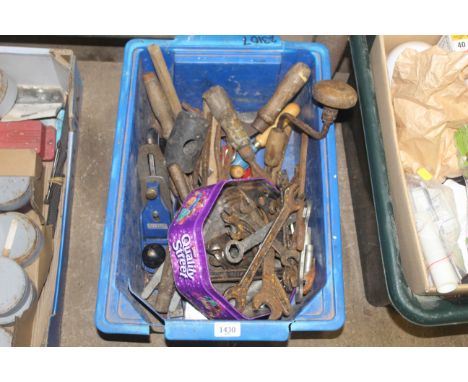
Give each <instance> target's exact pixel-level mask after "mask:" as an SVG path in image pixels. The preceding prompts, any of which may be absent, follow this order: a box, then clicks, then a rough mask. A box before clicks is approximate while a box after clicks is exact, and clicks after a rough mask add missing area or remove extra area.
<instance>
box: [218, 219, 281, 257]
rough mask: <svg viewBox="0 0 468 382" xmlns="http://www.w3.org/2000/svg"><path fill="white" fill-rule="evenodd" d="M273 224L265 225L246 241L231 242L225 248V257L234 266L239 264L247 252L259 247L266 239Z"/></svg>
mask: <svg viewBox="0 0 468 382" xmlns="http://www.w3.org/2000/svg"><path fill="white" fill-rule="evenodd" d="M272 224H273V222H270V223H268V224H266V225H264V226H263V227H262V228H260V229H259V230H257V231H255V232H254V233H253V234H251V235H250V236H247V237H246V238H245V239H244V240H229V241H228V242H227V243H226V245H225V246H224V255H225V256H226V259H227V260H228V261H229V262H230V263H232V264H238V263H240V262H241V261H242V259H243V258H244V254H245V252H247V251H249V250H251V249H252V248H253V247H255V246H257V245H259V244H260V243H261V242H262V240H263V239H264V238H265V236H266V234H267V233H268V231H269V230H270V228H271V225H272Z"/></svg>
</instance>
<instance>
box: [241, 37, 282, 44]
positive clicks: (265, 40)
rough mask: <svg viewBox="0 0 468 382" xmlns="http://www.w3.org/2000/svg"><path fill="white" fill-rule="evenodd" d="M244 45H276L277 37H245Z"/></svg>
mask: <svg viewBox="0 0 468 382" xmlns="http://www.w3.org/2000/svg"><path fill="white" fill-rule="evenodd" d="M242 39H243V41H244V45H258V44H265V45H268V44H275V43H276V42H277V40H276V38H275V36H244V37H243V38H242Z"/></svg>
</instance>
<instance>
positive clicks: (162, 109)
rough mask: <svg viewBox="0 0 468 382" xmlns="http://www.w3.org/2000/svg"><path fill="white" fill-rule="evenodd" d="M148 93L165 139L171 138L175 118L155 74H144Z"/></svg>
mask: <svg viewBox="0 0 468 382" xmlns="http://www.w3.org/2000/svg"><path fill="white" fill-rule="evenodd" d="M143 82H144V84H145V88H146V93H147V94H148V99H149V103H150V105H151V109H153V113H154V114H155V115H156V118H157V119H158V121H159V124H160V125H161V129H162V135H163V137H164V138H166V139H167V138H169V135H171V131H172V128H173V126H174V118H173V115H172V112H171V109H170V106H169V102H168V100H167V98H166V96H165V95H164V91H163V89H162V87H161V84H160V83H159V81H158V79H157V78H156V75H155V74H154V73H151V72H150V73H145V74H143Z"/></svg>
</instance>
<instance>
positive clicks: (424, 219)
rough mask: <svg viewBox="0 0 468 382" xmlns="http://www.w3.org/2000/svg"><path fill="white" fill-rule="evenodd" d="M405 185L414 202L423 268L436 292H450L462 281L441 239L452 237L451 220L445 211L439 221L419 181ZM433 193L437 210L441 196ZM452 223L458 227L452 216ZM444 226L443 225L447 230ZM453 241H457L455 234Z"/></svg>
mask: <svg viewBox="0 0 468 382" xmlns="http://www.w3.org/2000/svg"><path fill="white" fill-rule="evenodd" d="M408 186H409V190H410V195H411V200H412V202H413V212H414V216H415V220H416V229H417V231H418V236H419V241H420V243H421V247H422V250H423V254H424V257H425V260H426V266H427V268H428V271H429V273H430V275H431V278H432V281H433V282H434V285H435V287H436V289H437V292H439V293H450V292H452V291H453V290H455V288H456V287H457V286H458V284H459V283H460V278H461V277H460V274H459V273H458V272H457V270H456V268H455V267H454V265H453V264H452V260H451V253H449V252H448V251H447V249H446V245H445V243H444V236H445V237H446V238H447V237H449V238H450V237H452V236H455V234H454V231H455V229H454V226H455V224H454V221H453V219H450V218H449V217H448V215H446V212H443V213H442V216H444V219H445V220H442V221H439V220H438V216H437V214H436V209H435V208H434V205H433V204H432V201H431V195H430V192H429V190H428V187H427V186H426V185H425V184H424V183H423V182H422V181H418V180H416V179H415V178H410V179H409V182H408ZM433 194H434V197H435V198H436V202H435V206H436V207H437V209H440V208H441V205H442V204H443V202H442V201H441V200H440V197H441V194H439V193H438V192H435V193H433ZM439 213H440V211H439ZM448 214H449V213H448ZM454 220H455V223H456V224H457V225H458V222H457V221H456V217H454ZM444 223H446V227H445V226H444ZM458 228H459V227H458ZM456 239H458V234H457V236H456ZM456 239H455V244H456Z"/></svg>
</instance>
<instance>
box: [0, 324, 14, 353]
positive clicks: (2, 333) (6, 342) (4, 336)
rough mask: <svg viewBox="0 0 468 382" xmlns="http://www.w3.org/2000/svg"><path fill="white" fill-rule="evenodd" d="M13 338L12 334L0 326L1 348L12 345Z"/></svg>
mask: <svg viewBox="0 0 468 382" xmlns="http://www.w3.org/2000/svg"><path fill="white" fill-rule="evenodd" d="M12 340H13V337H12V335H11V334H10V333H9V332H7V331H6V330H5V329H3V328H0V348H1V347H11V341H12Z"/></svg>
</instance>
